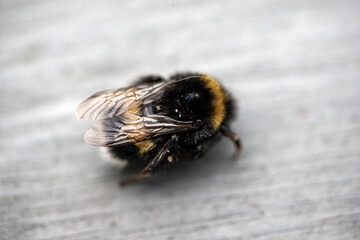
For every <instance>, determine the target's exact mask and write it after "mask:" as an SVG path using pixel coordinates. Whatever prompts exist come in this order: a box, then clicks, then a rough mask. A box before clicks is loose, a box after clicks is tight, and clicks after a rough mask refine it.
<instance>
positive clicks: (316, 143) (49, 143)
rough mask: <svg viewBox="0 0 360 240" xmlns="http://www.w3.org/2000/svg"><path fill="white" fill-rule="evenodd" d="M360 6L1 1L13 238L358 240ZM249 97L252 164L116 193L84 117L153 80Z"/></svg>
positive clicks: (221, 165)
mask: <svg viewBox="0 0 360 240" xmlns="http://www.w3.org/2000/svg"><path fill="white" fill-rule="evenodd" d="M359 66H360V2H359V1H356V0H345V1H335V0H327V1H326V0H319V1H310V0H305V1H298V0H293V1H284V0H276V1H266V0H255V1H254V0H252V1H250V0H244V1H231V0H224V1H222V2H221V3H220V2H219V1H189V0H188V1H170V2H169V1H160V0H156V1H148V2H145V1H128V2H124V1H114V0H107V1H101V2H100V1H83V0H81V1H70V0H61V1H59V0H57V1H55V0H54V1H44V0H33V1H28V0H26V1H25V0H18V1H4V0H3V1H0V82H1V88H0V96H1V101H0V114H1V118H0V190H1V191H0V239H144V238H146V239H359V238H360V230H359V229H360V148H359V142H360V68H359ZM177 70H197V71H202V72H206V73H209V74H211V75H214V76H216V77H218V78H219V79H221V80H222V82H223V84H224V85H225V86H226V87H227V88H229V90H230V91H231V92H232V94H233V95H234V97H236V98H237V99H238V105H239V110H238V115H239V117H238V119H237V120H236V121H235V122H234V124H233V128H234V129H235V130H236V131H237V132H238V133H239V134H240V136H241V138H242V139H243V142H244V151H243V153H242V155H241V158H240V159H239V161H231V160H230V157H231V152H232V151H233V146H232V145H231V144H230V143H229V142H228V141H227V140H225V139H224V140H223V141H221V142H220V143H219V144H218V145H217V146H215V147H214V148H213V149H212V150H211V152H210V153H209V154H208V155H207V157H206V158H205V159H204V160H202V161H198V162H194V163H182V164H180V165H179V166H178V167H176V168H175V169H172V170H171V171H170V172H168V173H167V174H166V175H159V176H155V177H154V178H151V179H149V180H147V181H144V182H141V183H137V184H133V185H129V186H128V187H126V188H124V189H119V188H117V182H118V180H119V179H121V178H123V177H124V176H126V175H128V174H130V173H131V169H126V168H125V169H124V168H120V167H115V166H113V165H110V164H108V163H106V162H105V161H102V160H105V159H107V157H106V156H105V155H104V154H102V153H101V151H99V149H98V148H96V147H93V146H89V145H87V144H85V142H84V141H83V133H84V132H85V131H86V129H88V128H89V126H90V125H91V123H89V122H86V121H80V120H78V119H76V117H75V116H74V109H75V108H76V106H77V104H78V103H79V102H80V101H81V100H83V99H84V98H86V97H88V96H89V95H90V94H92V93H94V92H96V91H99V90H103V89H109V88H117V87H123V86H126V85H127V84H129V83H130V82H131V81H132V80H133V79H135V78H136V77H137V76H139V75H143V74H147V73H158V74H163V75H164V76H168V75H169V74H171V73H173V72H174V71H177Z"/></svg>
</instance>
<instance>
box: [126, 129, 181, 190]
mask: <svg viewBox="0 0 360 240" xmlns="http://www.w3.org/2000/svg"><path fill="white" fill-rule="evenodd" d="M178 139H179V138H178V136H177V135H175V134H174V135H173V136H172V137H171V138H170V139H169V140H168V141H166V143H165V144H164V145H163V147H162V148H161V149H160V150H159V152H158V154H157V155H156V156H155V157H154V158H153V159H152V160H151V162H150V163H149V164H148V165H147V166H146V167H144V168H143V169H142V170H141V171H140V172H139V173H137V174H134V175H132V176H130V177H128V178H125V179H123V180H122V181H121V182H120V186H125V185H126V184H128V183H130V182H135V181H140V180H142V179H143V178H146V177H150V176H151V174H152V173H153V172H154V170H156V168H157V167H158V165H159V164H160V163H161V162H162V161H163V160H165V159H167V160H168V161H170V159H171V161H172V159H173V151H171V149H174V146H176V144H175V143H176V142H177V141H178Z"/></svg>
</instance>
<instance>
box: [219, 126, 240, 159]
mask: <svg viewBox="0 0 360 240" xmlns="http://www.w3.org/2000/svg"><path fill="white" fill-rule="evenodd" d="M220 131H221V133H222V134H223V135H224V136H225V137H228V138H230V139H231V140H232V141H233V142H234V144H235V147H236V150H235V152H234V154H233V159H237V158H238V157H239V155H240V152H241V150H242V143H241V140H240V138H239V136H238V135H237V134H236V133H235V132H233V131H232V130H231V129H230V128H229V127H228V126H225V125H222V126H221V127H220Z"/></svg>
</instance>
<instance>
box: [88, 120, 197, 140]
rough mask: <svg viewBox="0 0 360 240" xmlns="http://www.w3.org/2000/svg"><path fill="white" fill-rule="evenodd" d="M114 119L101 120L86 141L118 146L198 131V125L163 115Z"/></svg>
mask: <svg viewBox="0 0 360 240" xmlns="http://www.w3.org/2000/svg"><path fill="white" fill-rule="evenodd" d="M133 115H134V116H132V117H131V120H129V118H122V117H114V118H109V119H104V120H100V121H98V122H97V123H95V125H94V126H93V127H92V128H91V129H90V130H88V131H87V132H86V134H85V141H86V142H87V143H89V144H92V145H96V146H118V145H126V144H131V143H136V142H141V141H144V140H146V139H149V138H154V137H158V136H161V135H166V134H171V133H177V132H183V131H189V130H194V129H197V128H198V127H199V126H198V123H194V122H193V121H178V120H174V119H172V118H169V117H166V116H161V115H148V116H137V115H136V114H133Z"/></svg>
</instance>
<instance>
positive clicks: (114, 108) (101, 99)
mask: <svg viewBox="0 0 360 240" xmlns="http://www.w3.org/2000/svg"><path fill="white" fill-rule="evenodd" d="M170 83H171V82H170V81H167V82H160V83H156V84H141V85H137V86H134V87H130V88H122V89H115V90H107V91H102V92H98V93H96V94H94V95H92V96H91V97H89V98H88V99H86V100H85V101H83V102H82V103H80V105H79V106H78V107H77V109H76V112H75V113H76V116H77V117H78V118H82V119H88V120H101V119H106V118H113V117H115V116H120V115H122V114H123V113H124V112H125V111H127V110H128V109H129V108H130V107H131V106H132V105H133V104H135V105H136V103H139V102H140V101H142V102H143V103H147V102H146V99H148V97H150V96H154V95H156V94H160V93H161V92H162V91H163V87H164V86H166V85H168V84H170ZM152 99H153V98H152Z"/></svg>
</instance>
